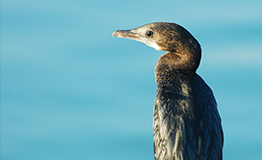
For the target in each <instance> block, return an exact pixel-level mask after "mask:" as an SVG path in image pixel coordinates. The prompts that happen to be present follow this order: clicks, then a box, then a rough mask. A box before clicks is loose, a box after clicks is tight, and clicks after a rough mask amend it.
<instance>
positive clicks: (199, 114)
mask: <svg viewBox="0 0 262 160" xmlns="http://www.w3.org/2000/svg"><path fill="white" fill-rule="evenodd" d="M113 36H115V37H122V38H128V39H132V40H136V41H139V42H142V43H145V44H146V45H148V46H150V47H153V48H155V49H156V50H159V51H168V52H167V53H164V54H163V55H161V56H160V58H159V59H158V61H157V63H156V65H155V81H156V86H157V87H156V88H157V89H156V98H155V105H154V113H153V137H154V144H153V145H154V157H155V160H222V159H223V151H222V150H223V143H224V135H223V129H222V124H221V117H220V115H219V112H218V107H217V102H216V100H215V97H214V94H213V92H212V90H211V88H210V87H209V86H208V85H207V84H206V83H205V81H204V80H203V79H202V78H201V77H200V76H199V75H198V74H197V73H196V70H197V68H198V66H199V64H200V60H201V54H202V53H201V52H202V51H201V46H200V44H199V42H198V41H197V40H196V38H194V36H193V35H192V34H191V33H190V32H189V31H188V30H187V29H185V28H184V27H182V26H181V25H179V24H177V23H171V22H155V23H149V24H146V25H143V26H141V27H137V28H134V29H129V30H117V31H115V32H114V33H113Z"/></svg>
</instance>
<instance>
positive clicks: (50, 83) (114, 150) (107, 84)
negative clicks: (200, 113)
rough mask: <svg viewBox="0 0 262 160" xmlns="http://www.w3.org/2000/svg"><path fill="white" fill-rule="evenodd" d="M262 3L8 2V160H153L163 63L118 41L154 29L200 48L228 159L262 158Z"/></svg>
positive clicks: (4, 80)
mask: <svg viewBox="0 0 262 160" xmlns="http://www.w3.org/2000/svg"><path fill="white" fill-rule="evenodd" d="M261 8H262V1H259V0H251V1H246V2H239V1H235V0H234V1H230V2H229V1H221V0H220V1H212V2H206V1H205V2H204V1H202V2H197V1H187V2H170V1H158V2H154V1H148V0H145V1H132V2H131V1H130V2H129V1H120V0H117V1H102V0H99V1H79V0H77V1H68V0H67V1H61V0H57V1H53V0H52V1H51V0H47V1H38V0H35V1H30V0H25V1H17V0H8V1H2V2H1V159H2V160H45V159H56V160H60V159H61V160H75V159H90V160H93V159H94V160H97V159H103V160H106V159H108V160H123V159H125V160H129V159H130V160H134V159H143V160H152V159H153V135H152V120H153V118H152V116H153V106H154V98H155V92H156V86H155V80H154V65H155V63H156V61H157V59H158V57H159V56H161V54H163V53H164V52H159V51H156V50H154V49H153V48H150V47H148V46H146V45H144V44H142V43H139V42H135V41H131V40H126V39H119V38H115V37H112V36H111V35H112V33H113V32H114V31H115V30H117V29H128V28H134V27H138V26H140V25H143V24H146V23H150V22H155V21H171V22H176V23H179V24H181V25H183V26H184V27H185V28H187V29H188V30H189V31H190V32H191V33H192V34H193V35H194V36H195V37H196V38H197V39H198V40H199V42H200V43H201V46H202V50H203V57H202V61H201V65H200V67H199V69H198V71H197V72H198V74H200V75H201V76H202V77H203V79H204V80H205V81H206V82H207V83H208V84H209V85H210V87H211V88H212V90H213V92H214V94H215V96H216V99H217V102H218V105H219V112H220V114H221V117H222V121H223V122H222V123H223V128H224V132H225V145H224V159H229V160H246V159H252V160H260V159H261V158H262V153H261V150H262V127H261V126H262V119H261V115H262V107H261V105H262V98H261V95H262V85H261V82H262V65H261V64H262V45H261V44H262V21H261V19H262V12H261Z"/></svg>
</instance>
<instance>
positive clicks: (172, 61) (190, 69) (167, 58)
mask: <svg viewBox="0 0 262 160" xmlns="http://www.w3.org/2000/svg"><path fill="white" fill-rule="evenodd" d="M199 62H200V56H199V57H196V56H195V55H194V54H188V53H178V52H168V53H165V54H163V55H162V56H161V57H160V58H159V59H158V61H157V64H156V66H155V74H156V78H157V75H158V74H165V73H168V72H169V73H170V72H180V73H186V74H194V73H195V72H196V69H197V67H198V65H199Z"/></svg>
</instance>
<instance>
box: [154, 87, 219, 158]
mask: <svg viewBox="0 0 262 160" xmlns="http://www.w3.org/2000/svg"><path fill="white" fill-rule="evenodd" d="M199 103H201V104H202V105H204V109H206V110H204V111H203V113H202V111H201V110H198V108H196V105H198V104H196V102H195V100H194V99H193V98H192V97H190V96H189V97H188V96H185V95H180V94H175V93H172V92H169V91H168V89H164V88H163V89H160V90H158V91H157V96H156V100H155V110H154V124H153V130H154V151H155V158H156V160H162V159H166V158H167V159H168V158H170V159H183V160H195V159H201V160H211V159H212V160H218V159H221V158H222V146H223V133H222V129H221V120H220V117H219V114H218V112H217V109H216V103H215V100H214V101H213V100H212V98H211V100H210V102H209V101H207V102H206V103H203V102H199ZM202 107H203V106H202ZM196 114H198V115H196ZM219 157H221V158H219Z"/></svg>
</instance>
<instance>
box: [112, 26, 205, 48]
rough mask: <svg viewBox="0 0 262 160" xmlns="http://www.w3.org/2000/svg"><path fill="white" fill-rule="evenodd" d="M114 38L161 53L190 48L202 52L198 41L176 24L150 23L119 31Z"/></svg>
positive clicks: (114, 34)
mask: <svg viewBox="0 0 262 160" xmlns="http://www.w3.org/2000/svg"><path fill="white" fill-rule="evenodd" d="M113 36H115V37H122V38H129V39H133V40H137V41H140V42H143V43H145V44H146V45H148V46H150V47H153V48H155V49H156V50H159V51H171V52H177V51H179V50H180V48H182V47H183V48H185V47H187V46H188V47H190V48H192V47H193V48H194V50H195V52H201V49H200V45H199V43H198V42H197V40H196V39H195V38H194V37H193V36H192V35H191V34H190V33H189V32H188V31H187V30H186V29H185V28H183V27H182V26H180V25H178V24H175V23H167V22H156V23H150V24H146V25H143V26H141V27H138V28H134V29H130V30H117V31H115V32H114V33H113Z"/></svg>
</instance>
